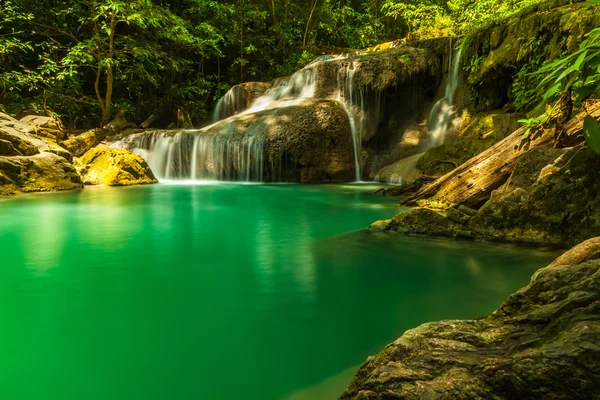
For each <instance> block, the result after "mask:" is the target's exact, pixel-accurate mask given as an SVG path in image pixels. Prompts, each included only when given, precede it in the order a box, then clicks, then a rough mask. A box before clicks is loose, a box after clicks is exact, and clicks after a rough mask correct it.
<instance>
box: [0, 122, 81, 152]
mask: <svg viewBox="0 0 600 400" xmlns="http://www.w3.org/2000/svg"><path fill="white" fill-rule="evenodd" d="M38 134H39V130H38V128H37V127H35V126H33V125H31V124H28V123H25V122H22V121H16V120H14V121H2V120H0V139H2V140H6V141H9V142H11V143H12V145H13V146H14V148H15V149H17V150H18V151H19V152H20V153H21V154H22V155H24V156H30V155H34V154H38V153H40V152H48V153H54V154H56V155H58V156H61V157H64V158H66V159H67V160H69V161H71V160H72V158H73V156H72V155H71V153H69V152H68V151H67V150H65V149H64V148H63V147H61V146H59V145H58V144H57V143H56V140H54V139H52V138H48V137H41V136H39V135H38Z"/></svg>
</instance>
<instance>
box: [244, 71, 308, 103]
mask: <svg viewBox="0 0 600 400" xmlns="http://www.w3.org/2000/svg"><path fill="white" fill-rule="evenodd" d="M316 83H317V70H316V68H311V67H305V68H303V69H301V70H299V71H296V72H294V73H293V74H292V75H291V76H290V77H288V78H285V79H282V80H281V82H279V84H278V85H277V86H275V87H273V88H271V89H269V90H267V91H266V93H265V94H263V95H262V96H260V97H259V98H258V99H256V100H255V101H254V102H253V103H252V104H251V105H250V107H249V108H248V109H247V110H245V111H244V113H245V114H249V113H253V112H258V111H263V110H267V109H269V108H274V107H286V106H293V105H298V104H300V103H301V102H302V101H304V100H306V99H312V98H314V97H315V88H316Z"/></svg>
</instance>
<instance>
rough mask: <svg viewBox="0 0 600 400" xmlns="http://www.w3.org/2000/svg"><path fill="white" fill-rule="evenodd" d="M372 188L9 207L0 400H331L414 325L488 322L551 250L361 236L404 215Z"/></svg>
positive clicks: (75, 198) (168, 191)
mask: <svg viewBox="0 0 600 400" xmlns="http://www.w3.org/2000/svg"><path fill="white" fill-rule="evenodd" d="M372 192H373V188H372V187H366V186H357V185H349V186H300V185H271V186H269V185H164V184H161V185H154V186H148V187H132V188H107V187H100V188H86V189H85V190H84V191H82V192H76V193H61V194H52V195H35V196H26V197H21V198H15V199H10V200H4V201H0V255H1V258H0V260H1V267H0V398H2V399H14V400H33V399H36V400H39V399H47V400H59V399H60V400H71V399H73V400H75V399H77V400H79V399H89V400H96V399H97V400H100V399H102V400H104V399H113V400H130V399H140V400H141V399H144V400H158V399H211V400H217V399H224V400H229V399H241V398H243V399H249V400H254V399H256V400H258V399H261V400H277V399H286V398H295V399H298V398H308V397H310V398H313V399H315V400H317V399H316V397H317V396H319V394H318V393H327V395H323V396H324V397H325V398H330V397H331V393H332V389H331V387H328V388H326V389H319V388H320V387H321V386H323V385H325V386H327V382H335V385H337V386H341V387H340V388H339V391H341V390H342V389H343V386H344V385H345V384H346V383H345V381H344V380H342V381H340V379H337V378H335V377H337V376H345V377H346V378H344V379H345V380H347V379H348V377H349V376H350V374H349V373H347V371H349V368H353V367H356V366H357V365H358V364H360V363H361V362H362V361H364V359H365V358H366V357H367V356H368V355H372V354H375V353H377V352H378V351H379V350H381V348H382V347H383V346H385V345H386V344H387V343H389V342H390V341H392V340H394V339H395V338H397V337H398V336H399V335H401V334H402V333H403V332H404V331H405V330H406V329H410V328H413V327H415V326H417V325H418V324H420V323H422V322H426V321H431V320H438V319H449V318H474V317H479V316H482V315H485V314H486V313H489V312H490V311H492V310H494V309H495V308H496V307H497V306H498V305H499V304H500V303H501V302H502V301H503V300H504V299H505V298H506V297H507V295H509V294H510V293H511V292H513V291H514V290H515V289H517V288H519V287H521V286H523V285H525V284H527V282H528V281H529V278H530V276H531V274H532V273H533V271H534V270H535V269H538V268H540V267H543V266H545V265H546V264H547V263H548V261H549V260H551V259H552V257H553V255H554V254H549V253H543V252H539V251H533V250H525V249H519V248H515V247H510V246H498V245H486V244H481V243H471V242H455V241H450V240H433V239H426V238H415V237H402V236H394V237H389V236H385V235H378V234H372V233H369V232H366V231H362V230H360V229H362V228H364V227H365V226H367V225H368V224H369V223H371V222H373V221H375V220H377V219H382V218H389V217H391V216H393V215H394V214H395V213H396V212H397V211H398V209H397V208H395V207H394V206H393V199H388V198H382V197H378V196H375V195H373V194H372ZM357 230H358V231H357ZM348 232H351V233H348ZM340 374H342V375H340ZM323 382H325V383H323ZM335 390H336V389H335V388H334V390H333V392H335ZM302 393H310V394H309V395H308V397H307V396H304V397H303V396H302Z"/></svg>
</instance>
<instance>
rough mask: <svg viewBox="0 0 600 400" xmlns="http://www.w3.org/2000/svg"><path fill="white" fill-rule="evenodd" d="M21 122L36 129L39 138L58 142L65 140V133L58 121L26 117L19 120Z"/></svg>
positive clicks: (38, 116) (35, 116)
mask: <svg viewBox="0 0 600 400" xmlns="http://www.w3.org/2000/svg"><path fill="white" fill-rule="evenodd" d="M21 122H23V123H26V124H29V125H32V126H34V127H36V128H37V134H38V135H39V136H45V137H50V138H54V139H58V140H63V139H66V138H67V133H66V131H65V130H64V128H63V125H62V123H61V122H60V120H58V119H56V118H52V117H48V116H43V115H27V116H25V117H23V118H21Z"/></svg>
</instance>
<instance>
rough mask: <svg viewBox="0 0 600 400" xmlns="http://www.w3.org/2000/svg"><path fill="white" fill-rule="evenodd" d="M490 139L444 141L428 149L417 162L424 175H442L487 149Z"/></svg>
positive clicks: (489, 145)
mask: <svg viewBox="0 0 600 400" xmlns="http://www.w3.org/2000/svg"><path fill="white" fill-rule="evenodd" d="M493 144H494V143H493V141H492V140H479V139H460V140H456V141H451V142H446V143H443V144H441V145H439V146H435V147H432V148H431V149H429V150H428V151H427V152H426V153H425V154H424V155H423V157H421V159H419V161H418V163H417V168H419V170H421V171H422V172H423V174H425V175H431V176H442V175H445V174H447V173H448V172H450V171H452V170H453V169H455V168H457V167H458V166H459V165H461V164H463V163H464V162H465V161H467V160H468V159H470V158H471V157H474V156H476V155H477V154H479V153H481V152H483V151H485V150H487V149H488V148H490V147H491V146H492V145H493Z"/></svg>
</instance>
